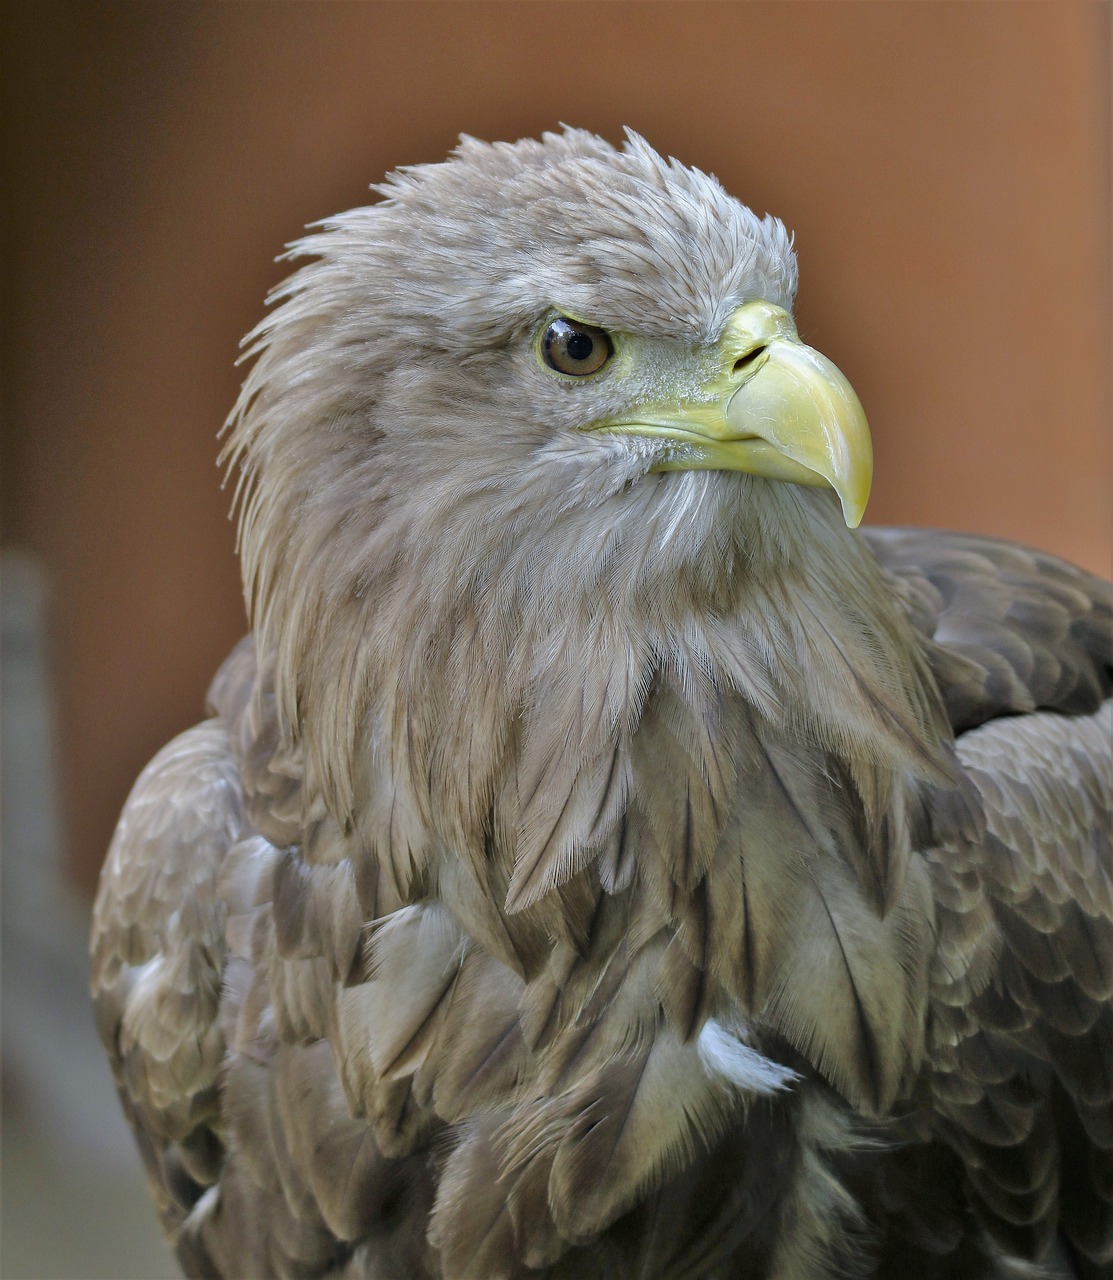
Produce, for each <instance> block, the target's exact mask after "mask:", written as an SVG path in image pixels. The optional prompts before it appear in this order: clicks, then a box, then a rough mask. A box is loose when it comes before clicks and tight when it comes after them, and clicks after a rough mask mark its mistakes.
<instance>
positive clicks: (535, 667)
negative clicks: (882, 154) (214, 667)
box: [92, 130, 1113, 1280]
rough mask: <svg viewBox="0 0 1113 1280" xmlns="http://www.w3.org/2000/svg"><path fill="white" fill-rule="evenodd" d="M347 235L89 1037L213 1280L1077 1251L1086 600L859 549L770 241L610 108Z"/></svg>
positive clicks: (101, 908) (858, 490)
mask: <svg viewBox="0 0 1113 1280" xmlns="http://www.w3.org/2000/svg"><path fill="white" fill-rule="evenodd" d="M379 193H380V195H381V196H382V197H383V198H382V199H381V200H380V201H379V202H377V203H374V204H373V205H371V206H369V207H366V208H359V209H354V210H352V211H350V212H348V213H345V214H342V215H340V216H338V217H335V218H333V219H331V220H329V221H327V222H325V223H323V224H322V226H321V228H320V229H318V230H316V231H314V232H313V233H311V234H309V235H308V236H307V237H306V238H305V239H303V240H301V241H300V242H298V243H297V244H296V245H295V246H294V248H293V251H292V252H293V254H294V256H297V257H298V258H303V259H305V261H304V262H302V263H301V264H300V265H299V267H298V269H297V270H296V272H295V274H293V275H292V276H291V277H290V278H289V279H288V280H287V281H286V283H284V284H283V285H281V286H280V287H279V288H278V290H277V292H276V294H275V295H274V298H273V302H274V305H273V307H272V309H271V310H270V311H269V312H268V315H267V318H266V319H264V321H263V322H262V323H261V324H260V325H259V327H258V328H257V329H256V330H255V331H254V333H253V334H252V335H251V336H250V338H249V339H248V340H247V341H248V352H247V353H248V356H249V357H250V358H252V360H253V363H252V365H251V368H250V372H249V373H248V375H247V377H246V381H245V383H244V385H243V390H242V394H241V396H240V398H239V401H238V403H237V405H236V407H235V409H234V411H233V413H232V416H231V418H230V420H229V427H228V437H227V447H226V458H227V461H228V465H229V467H230V469H231V470H232V472H233V473H234V474H236V475H237V476H238V479H239V488H238V499H237V500H238V509H239V514H240V540H241V541H240V549H241V555H242V563H243V575H244V584H245V596H246V601H247V607H248V613H249V618H250V623H251V627H252V631H251V635H250V636H249V637H248V638H247V639H246V640H245V641H243V642H241V644H240V645H239V647H237V648H236V649H235V650H234V651H233V653H232V654H231V656H230V657H229V658H228V660H227V661H226V662H225V664H224V665H223V667H222V668H221V669H220V671H219V673H218V674H217V675H216V677H215V680H214V683H213V685H212V687H211V690H210V693H209V704H208V705H209V718H208V719H206V720H205V721H204V722H203V723H201V724H199V725H198V726H197V727H196V728H193V729H190V730H188V731H187V732H185V733H183V734H182V735H181V736H180V737H178V738H177V739H175V740H174V741H173V742H171V743H170V744H169V746H167V747H166V748H165V749H164V750H163V751H161V752H160V753H159V754H158V755H157V756H156V757H155V759H154V760H153V761H152V762H151V764H150V765H149V766H148V767H147V769H146V770H145V771H144V773H143V774H142V776H141V777H140V779H139V781H138V782H137V784H136V786H135V789H134V791H133V792H132V795H131V797H130V799H129V800H128V802H127V805H126V807H125V809H124V811H123V815H122V817H121V819H120V824H119V827H118V830H117V832H116V836H115V840H114V842H113V845H112V847H111V850H110V853H109V856H108V859H107V862H106V865H105V869H104V872H103V876H102V880H101V887H100V891H99V896H98V900H97V903H96V908H95V919H94V926H93V940H92V991H93V997H94V1001H95V1006H96V1012H97V1020H98V1026H99V1030H100V1034H101V1036H102V1037H103V1040H104V1043H105V1045H106V1047H107V1049H108V1052H109V1055H110V1057H111V1060H112V1064H113V1068H114V1071H115V1075H116V1080H117V1083H118V1086H119V1091H120V1095H121V1097H122V1099H123V1105H124V1107H125V1109H126V1111H127V1114H128V1118H129V1120H130V1121H131V1124H132V1125H133V1127H134V1129H135V1133H136V1136H137V1139H138V1142H139V1146H140V1148H141V1150H142V1154H143V1158H144V1161H145V1164H146V1170H147V1174H148V1178H149V1181H150V1184H151V1187H152V1189H153V1193H154V1196H155V1198H156V1200H157V1203H158V1209H159V1212H160V1214H161V1218H162V1222H163V1225H164V1227H165V1230H166V1232H167V1234H168V1236H169V1237H170V1239H171V1241H172V1242H173V1244H174V1247H175V1248H176V1250H177V1254H178V1257H179V1259H180V1261H181V1263H182V1266H183V1267H184V1269H185V1271H186V1272H187V1273H188V1274H189V1275H191V1276H227V1277H262V1276H281V1277H294V1276H306V1277H308V1276H313V1277H325V1276H328V1277H345V1278H351V1280H356V1278H357V1277H359V1278H367V1280H370V1278H371V1277H375V1278H376V1280H383V1278H388V1277H389V1278H393V1280H434V1278H436V1280H511V1278H513V1280H528V1278H531V1277H544V1278H545V1280H623V1278H627V1277H628V1278H630V1280H633V1278H634V1277H638V1278H639V1280H650V1278H657V1280H682V1278H683V1280H712V1278H717V1280H727V1278H728V1277H729V1278H735V1277H742V1278H748V1277H752V1278H755V1280H756V1278H759V1277H776V1278H777V1280H803V1278H809V1280H810V1278H812V1277H837V1276H838V1277H846V1276H852V1277H853V1276H886V1277H887V1276H899V1277H900V1278H901V1280H909V1278H911V1277H920V1278H925V1280H926V1278H928V1277H948V1278H950V1277H958V1278H969V1277H987V1278H988V1277H1020V1276H1033V1277H1034V1276H1037V1275H1038V1276H1080V1277H1088V1278H1090V1280H1093V1277H1097V1276H1109V1275H1110V1274H1111V1270H1110V1268H1111V1265H1113V867H1111V854H1110V824H1109V812H1110V786H1111V780H1110V736H1111V730H1113V716H1111V710H1113V702H1111V701H1110V693H1111V687H1113V670H1111V662H1113V652H1111V644H1113V642H1111V629H1110V617H1111V601H1110V593H1109V589H1108V587H1107V586H1106V585H1105V584H1103V583H1102V582H1101V581H1099V580H1098V579H1096V578H1094V577H1092V576H1090V575H1088V574H1087V573H1085V572H1083V571H1082V570H1080V569H1076V568H1073V567H1071V566H1069V565H1067V564H1064V563H1062V562H1060V561H1058V560H1056V559H1054V558H1053V557H1051V556H1049V555H1044V554H1041V553H1040V552H1037V551H1030V550H1026V549H1023V548H1021V547H1019V546H1015V545H1012V544H1009V543H1005V542H1000V541H995V540H991V539H985V538H979V537H972V536H959V535H952V534H946V533H932V532H925V531H915V530H894V529H867V530H858V529H857V528H856V526H857V525H858V522H859V519H860V517H861V515H862V511H863V508H864V506H865V503H866V499H867V495H868V491H869V487H870V480H871V469H872V460H871V458H872V455H871V447H870V439H869V433H868V428H867V425H866V421H865V417H864V414H863V411H862V408H861V405H860V404H859V402H858V400H857V398H856V396H855V394H854V392H853V390H852V389H851V387H850V385H849V383H848V382H847V381H846V379H845V378H844V377H843V376H842V374H841V373H840V372H839V371H838V370H837V369H836V368H835V366H834V365H833V364H832V363H831V362H830V361H829V360H827V359H826V358H825V357H824V356H822V355H820V354H819V353H818V352H817V351H815V350H813V349H812V348H810V347H808V346H806V345H805V344H804V343H803V342H802V341H801V340H800V338H799V336H798V334H797V330H796V327H795V325H794V322H793V319H792V306H793V299H794V294H795V289H796V282H797V270H796V262H795V259H794V256H793V251H792V245H791V240H790V237H789V235H788V234H787V232H786V231H785V228H784V226H783V225H782V224H781V223H780V222H779V221H777V220H776V219H774V218H772V217H768V216H767V217H764V218H759V217H757V216H756V215H755V214H753V213H752V212H751V211H750V210H749V209H747V208H746V207H744V206H743V205H742V204H740V203H739V202H737V201H736V200H734V199H733V198H731V197H730V196H728V195H727V194H726V193H725V191H724V190H723V188H722V187H721V186H720V185H719V183H718V182H717V181H716V180H715V179H714V178H712V177H709V176H708V175H706V174H704V173H702V172H699V171H697V170H694V169H691V168H687V167H685V166H683V165H681V164H680V163H678V162H677V161H675V160H671V159H670V160H666V159H664V158H662V157H661V156H660V155H658V154H657V153H656V152H655V151H653V149H652V148H651V147H650V146H649V145H648V144H647V143H646V142H645V141H644V140H643V139H641V138H640V137H638V136H637V135H635V134H632V133H631V134H628V135H627V138H626V141H625V143H624V144H623V145H622V146H621V148H615V147H612V146H611V145H609V144H608V143H606V142H605V141H603V140H601V139H599V138H597V137H595V136H593V135H592V134H589V133H586V132H583V131H577V130H566V131H564V132H563V133H560V134H551V135H545V136H544V137H543V138H542V139H541V140H540V141H534V140H526V141H521V142H518V143H515V144H512V145H510V144H496V145H489V144H485V143H481V142H478V141H476V140H473V139H469V138H465V139H463V141H462V142H461V145H460V146H459V148H458V149H457V150H456V151H455V152H454V153H453V155H452V156H451V157H450V158H449V159H448V160H447V161H446V162H444V163H442V164H431V165H421V166H417V167H414V168H409V169H402V170H400V171H398V172H397V173H395V174H393V175H392V176H390V177H389V178H388V179H387V181H386V182H385V183H384V184H383V185H382V186H381V187H380V188H379Z"/></svg>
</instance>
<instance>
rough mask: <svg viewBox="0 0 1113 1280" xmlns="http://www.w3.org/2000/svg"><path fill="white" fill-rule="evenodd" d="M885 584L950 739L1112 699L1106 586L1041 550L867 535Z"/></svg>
mask: <svg viewBox="0 0 1113 1280" xmlns="http://www.w3.org/2000/svg"><path fill="white" fill-rule="evenodd" d="M863 533H864V535H865V537H866V540H867V541H868V542H869V544H870V546H871V547H872V549H873V551H874V554H875V555H876V556H877V558H878V559H879V560H880V561H881V563H882V564H883V565H884V566H885V568H886V569H887V570H888V571H889V572H890V574H891V575H892V576H893V579H894V582H895V584H896V587H897V590H898V591H899V592H900V594H901V595H902V596H903V597H904V600H905V603H906V606H907V608H908V611H909V614H910V616H911V619H912V622H913V624H914V625H915V627H916V628H917V630H919V631H920V632H921V633H922V634H923V635H924V637H925V639H926V640H927V641H928V656H929V660H930V662H931V665H932V669H933V671H934V674H935V677H936V679H937V680H938V682H939V686H940V689H941V690H942V693H943V697H944V700H945V702H946V705H947V710H948V712H949V714H950V717H951V723H952V725H953V726H954V728H955V731H956V733H961V732H963V731H964V730H966V729H972V728H974V727H975V726H976V725H979V724H984V723H985V721H987V720H990V719H992V718H993V717H995V716H1002V715H1016V714H1018V713H1021V712H1027V711H1035V710H1037V709H1044V710H1052V711H1061V712H1064V713H1066V714H1067V715H1086V714H1088V713H1090V712H1093V711H1096V710H1097V708H1098V706H1099V705H1100V704H1101V701H1102V699H1103V698H1108V697H1109V696H1110V694H1111V693H1113V588H1111V587H1110V584H1109V583H1108V582H1104V581H1103V580H1102V579H1101V578H1098V577H1096V576H1095V575H1094V574H1092V573H1087V572H1086V571H1085V570H1084V569H1079V568H1077V567H1076V566H1074V565H1071V564H1067V563H1066V562H1065V561H1063V560H1059V559H1057V558H1056V557H1055V556H1052V555H1048V554H1047V553H1046V552H1042V551H1033V550H1030V549H1029V548H1028V547H1022V546H1019V545H1017V544H1016V543H1012V542H1005V541H1003V540H1001V539H997V538H982V537H978V536H976V535H974V534H962V533H946V532H941V531H938V530H933V529H865V530H863Z"/></svg>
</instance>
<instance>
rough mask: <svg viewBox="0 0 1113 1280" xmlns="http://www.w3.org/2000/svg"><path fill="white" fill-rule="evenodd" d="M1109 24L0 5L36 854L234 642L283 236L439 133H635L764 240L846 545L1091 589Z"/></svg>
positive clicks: (871, 6)
mask: <svg viewBox="0 0 1113 1280" xmlns="http://www.w3.org/2000/svg"><path fill="white" fill-rule="evenodd" d="M1109 26H1110V9H1109V7H1108V5H1104V4H1095V3H1070V2H1068V0H1055V2H1054V3H1025V4H1013V3H1003V4H990V3H956V4H916V3H912V4H884V3H864V4H858V3H840V4H818V3H817V4H809V3H741V2H740V3H712V4H703V3H677V4H664V3H662V4H652V3H650V4H623V3H608V2H606V0H594V2H592V3H584V4H581V3H577V2H575V0H562V2H561V3H509V4H469V3H448V4H441V3H402V4H389V3H360V4H348V3H330V4H306V3H281V2H271V3H265V4H256V3H237V4H211V3H176V4H168V5H154V4H148V3H124V4H121V3H111V2H106V0H100V2H99V3H95V4H94V3H91V2H90V3H88V4H80V3H71V4H58V3H50V2H49V0H39V2H38V3H34V4H32V3H25V4H23V5H21V6H16V7H15V8H14V10H13V9H12V7H11V6H10V5H9V7H8V16H7V18H6V30H5V33H4V34H5V38H4V41H3V44H4V52H5V62H6V65H5V66H4V67H3V69H2V79H3V82H4V93H5V95H6V98H7V101H6V103H5V108H4V116H5V122H6V128H7V131H8V136H7V147H6V167H5V174H4V181H3V186H4V199H5V205H6V210H7V217H6V227H5V233H6V234H5V240H4V251H3V255H2V256H3V263H4V268H5V272H6V281H5V284H4V288H3V294H4V302H5V312H6V315H5V322H6V328H5V334H4V338H3V348H2V349H3V353H4V365H5V389H6V400H7V404H6V410H5V413H4V427H5V442H4V443H5V449H4V452H5V456H4V464H3V482H4V493H3V535H4V543H5V547H6V549H9V550H10V549H11V548H13V547H18V548H22V549H23V550H25V551H28V552H30V553H32V554H33V555H34V556H35V557H36V558H37V560H38V562H39V563H40V564H41V565H42V566H44V568H45V570H46V573H47V577H48V582H49V585H50V590H51V612H50V619H51V628H50V635H51V650H50V655H51V672H52V676H53V682H54V690H55V698H56V705H57V707H58V714H57V719H56V725H57V736H58V741H59V743H60V749H61V763H62V774H61V777H62V795H63V800H64V815H63V816H64V821H63V827H62V830H63V832H64V840H63V844H64V848H65V850H66V853H67V856H68V858H69V865H70V866H71V868H72V870H73V871H74V873H75V875H76V877H77V879H78V881H79V883H80V884H81V885H82V886H84V887H85V888H86V889H88V888H89V887H91V885H92V883H93V880H94V877H95V875H96V871H97V868H98V867H99V865H100V861H101V858H102V857H103V853H104V848H105V845H106V842H107V840H108V838H109V835H110V832H111V828H112V825H113V822H114V820H115V816H116V814H117V812H118V810H119V807H120V805H121V803H122V801H123V799H124V796H125V794H126V790H127V788H128V786H129V785H130V783H131V780H132V779H133V778H134V776H135V774H136V772H137V771H138V769H139V768H140V767H141V765H142V764H143V762H144V761H145V760H146V759H147V758H148V757H149V756H150V755H151V753H152V752H153V751H154V750H155V749H156V748H157V747H158V746H159V745H160V744H161V743H162V742H163V741H165V740H166V738H168V737H169V736H170V735H171V734H173V733H174V732H176V731H178V730H179V729H182V728H184V727H185V726H186V725H188V724H190V723H192V722H193V721H194V720H196V719H197V718H198V715H199V713H200V711H201V706H202V695H203V692H204V689H205V686H206V683H207V681H208V679H209V676H210V675H211V673H212V671H213V670H214V668H215V666H216V665H217V663H218V662H219V660H220V658H221V657H222V655H223V653H224V652H225V651H226V650H227V648H228V647H229V646H230V645H231V644H232V643H233V642H234V641H235V639H236V638H237V637H238V635H239V634H240V633H241V630H242V627H243V621H242V606H241V603H240V598H239V584H238V576H237V569H236V564H235V560H234V556H233V540H234V531H233V528H232V526H231V525H230V524H229V523H228V521H227V519H226V511H227V507H228V504H229V493H228V492H222V491H221V489H220V487H219V477H218V474H217V472H216V469H215V466H214V459H215V454H216V447H217V446H216V443H215V439H214V437H215V434H216V431H217V429H218V428H219V426H220V424H221V422H222V420H223V417H224V415H225V413H226V412H227V410H228V409H229V407H230V406H231V404H232V401H233V399H234V396H235V393H236V389H237V385H238V381H239V378H240V376H241V375H240V373H239V372H237V370H235V369H234V367H233V363H232V362H233V359H234V357H235V354H236V349H237V342H238V339H239V337H240V336H241V334H243V333H244V332H245V331H246V330H247V329H248V328H249V327H250V326H251V325H252V324H253V323H254V322H255V320H256V319H257V318H258V316H259V314H260V312H261V309H262V299H263V295H264V293H265V291H266V290H267V288H268V287H269V286H270V285H271V284H273V283H274V282H276V281H277V280H278V279H279V278H280V277H281V275H282V274H283V272H282V269H281V268H280V267H278V266H276V265H275V264H274V261H273V259H274V256H275V254H276V253H277V252H278V251H279V250H280V249H281V247H282V245H283V244H284V242H286V241H289V240H290V239H292V238H294V237H295V236H297V235H298V233H299V231H300V230H301V228H302V226H303V225H304V224H305V223H307V222H309V221H311V220H312V219H315V218H319V217H321V216H323V215H326V214H329V213H332V212H335V211H336V210H338V209H340V208H343V207H347V206H350V205H352V204H354V203H360V202H363V201H364V200H366V199H367V195H366V186H367V183H368V182H370V181H373V180H375V179H377V178H378V177H380V176H381V175H382V173H383V172H384V171H385V170H387V169H388V168H390V167H392V166H394V165H397V164H403V163H412V162H415V161H426V160H436V159H439V158H441V157H443V155H444V154H445V153H446V151H447V150H448V149H449V148H450V147H451V146H452V145H453V142H454V139H455V137H456V134H457V133H459V132H460V131H466V132H469V133H473V134H476V135H478V136H480V137H484V138H515V137H519V136H521V135H524V134H536V133H538V132H539V131H541V130H543V129H546V128H552V127H555V126H556V124H557V123H558V122H559V121H568V122H569V123H574V124H578V125H583V126H587V127H589V128H591V129H594V130H597V131H598V132H600V133H602V134H604V135H605V136H607V137H608V138H610V139H612V140H618V139H619V138H620V136H621V134H620V131H621V126H622V125H623V124H627V123H628V124H630V125H632V126H634V127H636V128H637V129H638V130H639V131H640V132H642V133H644V134H645V135H646V136H647V137H648V138H649V139H650V141H651V142H652V143H653V144H654V145H655V146H656V147H657V148H658V149H660V150H662V151H664V152H667V153H672V154H675V155H677V156H679V157H681V158H682V159H683V160H685V161H687V162H689V163H692V164H696V165H699V166H700V167H701V168H704V169H709V170H711V171H712V172H714V173H716V174H717V175H718V176H719V177H720V178H721V179H722V180H723V182H724V183H725V185H726V186H727V188H728V189H729V190H730V191H732V192H733V193H734V194H736V195H738V196H740V197H741V198H742V199H743V200H745V201H746V202H747V203H750V204H752V205H753V206H755V207H756V208H757V210H758V211H759V212H761V211H764V210H767V209H768V210H771V211H774V212H776V213H777V214H779V215H780V216H781V217H782V218H783V219H784V220H785V221H786V222H787V224H788V225H789V226H790V227H792V228H793V229H794V230H795V233H796V244H797V249H798V252H799V256H800V265H801V279H802V288H801V294H800V302H799V319H800V328H801V330H802V332H803V334H804V336H805V337H806V339H807V340H808V341H810V342H812V343H814V344H815V345H817V346H818V347H820V348H821V349H822V350H824V351H825V352H827V353H828V354H829V355H831V356H832V358H833V359H835V361H836V362H837V363H838V364H839V365H840V367H841V368H842V369H843V370H844V371H845V372H846V373H847V375H848V376H849V378H850V380H851V382H852V383H853V384H854V385H855V387H856V389H857V390H858V392H859V394H860V396H861V399H862V401H863V402H864V404H865V406H866V409H867V412H868V414H869V417H870V422H871V424H872V427H873V429H874V432H875V440H876V451H877V479H876V487H875V491H874V497H873V501H872V504H871V508H870V512H869V516H870V519H871V520H873V521H875V522H909V523H916V524H941V525H951V526H956V527H961V528H965V529H971V530H979V531H985V532H989V533H994V534H1002V535H1006V536H1009V537H1013V538H1017V539H1022V540H1025V541H1029V542H1033V543H1038V544H1041V545H1043V546H1045V547H1048V548H1050V549H1052V550H1054V551H1057V552H1060V553H1062V554H1063V555H1066V556H1068V557H1071V558H1073V559H1075V560H1078V561H1080V562H1082V563H1084V564H1086V565H1088V566H1090V567H1092V568H1095V569H1099V570H1102V571H1104V572H1106V573H1108V572H1109V565H1110V555H1111V516H1110V489H1111V475H1110V464H1111V457H1110V453H1111V449H1110V421H1111V406H1110V369H1109V364H1110V360H1109V353H1110V340H1111V335H1110V244H1109V227H1110V90H1109V62H1110V32H1109Z"/></svg>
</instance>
